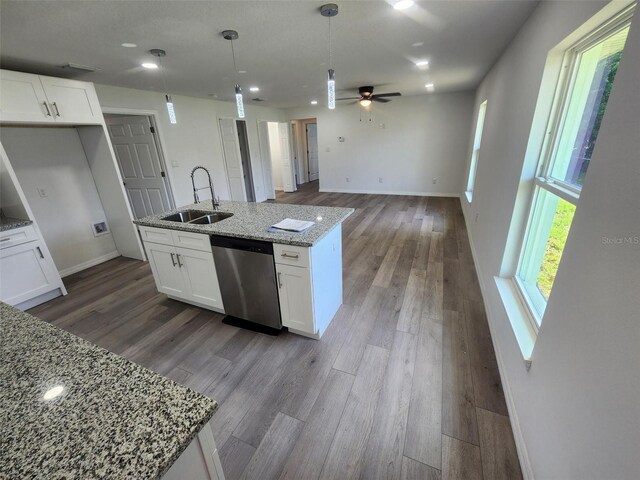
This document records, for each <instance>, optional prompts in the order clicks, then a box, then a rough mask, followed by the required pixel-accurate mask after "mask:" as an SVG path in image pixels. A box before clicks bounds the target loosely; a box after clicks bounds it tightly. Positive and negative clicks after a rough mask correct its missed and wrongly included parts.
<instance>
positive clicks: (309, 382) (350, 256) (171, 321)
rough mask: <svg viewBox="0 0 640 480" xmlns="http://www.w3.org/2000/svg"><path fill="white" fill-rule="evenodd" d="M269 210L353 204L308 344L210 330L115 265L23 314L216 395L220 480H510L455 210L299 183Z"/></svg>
mask: <svg viewBox="0 0 640 480" xmlns="http://www.w3.org/2000/svg"><path fill="white" fill-rule="evenodd" d="M276 201H277V202H283V203H297V204H314V205H327V206H345V207H353V208H355V209H356V211H355V213H354V214H353V215H352V216H351V217H350V218H349V219H347V221H346V222H345V223H344V225H343V257H344V304H343V306H342V307H341V308H340V310H339V311H338V313H337V315H336V317H335V318H334V320H333V322H332V324H331V325H330V327H329V328H328V329H327V332H326V333H325V335H324V337H323V338H322V340H321V341H315V340H310V339H306V338H303V337H299V336H296V335H292V334H289V333H283V334H281V335H280V336H278V337H270V336H265V335H261V334H257V333H253V332H249V331H246V330H240V329H238V328H235V327H232V326H228V325H224V324H223V323H221V320H222V315H219V314H216V313H213V312H210V311H207V310H203V309H200V308H197V307H192V306H190V305H186V304H183V303H180V302H177V301H173V300H169V299H168V298H167V297H166V296H164V295H162V294H159V293H157V291H156V289H155V285H154V282H153V278H152V276H151V271H150V269H149V267H148V264H147V263H144V262H140V261H135V260H130V259H124V258H118V259H114V260H112V261H109V262H106V263H103V264H101V265H99V266H96V267H93V268H91V269H88V270H85V271H83V272H80V273H78V274H75V275H73V276H70V277H67V278H65V284H66V285H67V288H68V290H69V295H68V296H67V297H64V298H59V299H56V300H53V301H51V302H49V303H47V304H44V305H41V306H39V307H36V308H34V309H32V310H31V311H30V313H32V314H34V315H36V316H38V317H40V318H42V319H44V320H47V321H49V322H51V323H53V324H55V325H57V326H59V327H61V328H63V329H65V330H68V331H70V332H72V333H74V334H77V335H79V336H81V337H83V338H85V339H87V340H90V341H92V342H94V343H96V344H98V345H100V346H102V347H105V348H107V349H109V350H111V351H113V352H116V353H118V354H120V355H122V356H124V357H126V358H128V359H130V360H132V361H134V362H137V363H140V364H142V365H144V366H146V367H148V368H150V369H152V370H154V371H156V372H158V373H160V374H162V375H166V376H168V377H170V378H172V379H174V380H175V381H176V382H179V383H181V384H183V385H186V386H188V387H190V388H193V389H194V390H197V391H199V392H201V393H203V394H205V395H209V396H210V397H212V398H214V399H216V400H217V401H218V402H219V404H220V408H219V410H218V412H217V413H216V414H215V416H214V418H213V428H214V435H215V439H216V442H217V444H218V448H219V452H220V457H221V461H222V464H223V467H224V470H225V473H226V477H227V479H229V480H234V479H237V478H243V479H260V480H269V479H278V478H280V479H304V480H313V479H319V478H321V479H329V478H331V479H351V478H354V479H355V478H362V479H395V478H398V479H441V478H445V479H454V478H457V479H483V478H484V479H485V480H494V479H509V480H513V479H518V478H521V473H520V466H519V463H518V458H517V454H516V450H515V445H514V442H513V437H512V434H511V428H510V422H509V418H508V416H507V415H508V414H507V408H506V405H505V401H504V396H503V392H502V387H501V383H500V377H499V375H498V369H497V364H496V359H495V356H494V351H493V346H492V343H491V338H490V334H489V328H488V325H487V319H486V316H485V312H484V307H483V303H482V300H481V295H480V289H479V285H478V281H477V277H476V272H475V270H474V266H473V262H472V259H471V252H470V248H469V242H468V237H467V232H466V230H465V224H464V220H463V217H462V211H461V207H460V202H459V200H458V199H453V198H434V197H429V198H426V197H409V196H383V195H355V194H353V195H352V194H335V193H319V192H318V185H317V182H312V183H310V184H306V185H304V186H302V187H301V188H300V189H299V190H298V191H297V192H295V193H292V194H278V197H277V200H276Z"/></svg>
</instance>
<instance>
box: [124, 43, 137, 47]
mask: <svg viewBox="0 0 640 480" xmlns="http://www.w3.org/2000/svg"><path fill="white" fill-rule="evenodd" d="M122 46H123V47H124V48H136V47H137V46H138V45H136V44H135V43H123V44H122Z"/></svg>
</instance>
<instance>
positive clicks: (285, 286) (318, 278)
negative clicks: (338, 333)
mask: <svg viewBox="0 0 640 480" xmlns="http://www.w3.org/2000/svg"><path fill="white" fill-rule="evenodd" d="M273 247H274V248H273V254H274V257H275V262H276V274H277V277H278V296H279V299H280V313H281V314H282V325H283V326H285V327H288V328H289V331H291V332H293V333H297V334H300V335H305V336H307V337H312V338H320V337H321V336H322V334H323V333H324V331H325V330H326V328H327V327H328V326H329V323H331V320H332V319H333V316H334V315H335V314H336V312H337V311H338V308H340V305H342V227H341V225H337V226H336V227H335V228H334V229H333V230H331V231H330V232H329V233H328V234H327V235H326V236H325V237H324V238H322V239H321V240H320V241H319V242H318V243H317V244H316V245H314V246H313V247H311V248H304V247H298V246H291V245H281V244H274V246H273Z"/></svg>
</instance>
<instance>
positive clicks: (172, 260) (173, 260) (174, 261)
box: [171, 253, 176, 267]
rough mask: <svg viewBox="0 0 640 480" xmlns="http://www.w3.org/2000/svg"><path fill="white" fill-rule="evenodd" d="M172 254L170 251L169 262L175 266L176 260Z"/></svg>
mask: <svg viewBox="0 0 640 480" xmlns="http://www.w3.org/2000/svg"><path fill="white" fill-rule="evenodd" d="M173 255H174V254H173V253H172V254H171V263H173V266H174V267H175V266H176V260H175V258H174V257H173Z"/></svg>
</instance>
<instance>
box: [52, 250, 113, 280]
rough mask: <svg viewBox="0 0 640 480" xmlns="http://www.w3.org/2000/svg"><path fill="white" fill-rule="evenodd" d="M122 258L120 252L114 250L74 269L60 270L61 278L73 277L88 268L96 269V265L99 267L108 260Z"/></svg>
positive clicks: (75, 266)
mask: <svg viewBox="0 0 640 480" xmlns="http://www.w3.org/2000/svg"><path fill="white" fill-rule="evenodd" d="M119 256H120V252H118V251H117V250H114V251H113V252H109V253H107V254H105V255H102V256H100V257H98V258H93V259H91V260H87V261H86V262H82V263H79V264H77V265H74V266H73V267H69V268H65V269H64V270H60V276H61V277H63V278H64V277H68V276H69V275H72V274H74V273H78V272H81V271H82V270H86V269H87V268H91V267H95V266H96V265H99V264H101V263H104V262H106V261H108V260H111V259H114V258H116V257H119Z"/></svg>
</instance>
